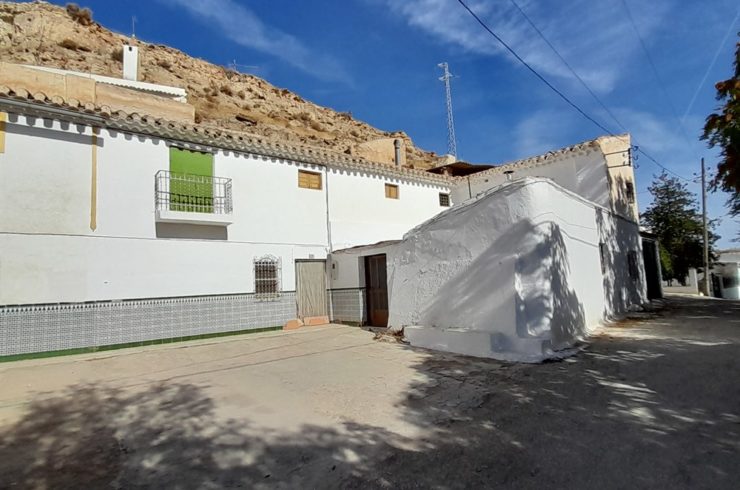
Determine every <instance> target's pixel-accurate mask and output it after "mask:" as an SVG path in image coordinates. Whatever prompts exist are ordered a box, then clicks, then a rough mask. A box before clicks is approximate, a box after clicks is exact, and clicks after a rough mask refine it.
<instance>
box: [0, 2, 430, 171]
mask: <svg viewBox="0 0 740 490" xmlns="http://www.w3.org/2000/svg"><path fill="white" fill-rule="evenodd" d="M131 42H133V43H134V44H136V45H138V46H139V59H140V72H139V79H140V80H143V81H146V82H151V83H158V84H163V85H172V86H177V87H182V88H185V89H186V90H187V91H188V102H189V103H191V104H193V105H194V106H195V114H196V122H202V123H204V124H210V125H215V126H219V127H222V128H228V129H234V130H240V131H245V132H248V133H251V134H258V135H261V136H264V137H268V138H271V139H275V140H281V141H286V142H291V143H295V144H300V143H305V144H311V145H321V146H325V147H329V148H331V149H333V150H336V151H341V152H345V153H352V152H353V148H354V147H355V146H356V145H358V144H360V143H363V142H366V141H371V140H375V139H378V138H387V137H396V138H403V139H404V140H405V141H406V144H405V148H406V161H407V165H409V166H414V167H416V168H429V167H431V166H434V165H436V164H437V161H438V157H437V156H436V155H435V154H434V153H432V152H426V151H423V150H420V149H418V148H416V147H414V146H413V143H412V142H411V140H410V139H409V138H408V136H407V135H406V134H405V133H403V132H401V131H397V132H386V131H382V130H380V129H377V128H374V127H372V126H370V125H369V124H366V123H364V122H362V121H358V120H356V119H354V118H353V117H352V116H351V114H349V113H343V112H336V111H334V110H332V109H328V108H326V107H321V106H319V105H316V104H314V103H312V102H309V101H306V100H304V99H303V98H302V97H301V96H300V95H298V94H295V93H293V92H291V91H290V90H287V89H281V88H278V87H275V86H273V85H271V84H270V83H268V82H266V81H265V80H262V79H261V78H258V77H256V76H253V75H249V74H243V73H238V72H236V71H233V70H230V69H227V68H225V67H222V66H218V65H214V64H212V63H209V62H207V61H204V60H201V59H196V58H192V57H190V56H188V55H187V54H185V53H183V52H181V51H178V50H177V49H173V48H170V47H168V46H164V45H161V44H149V43H146V42H143V41H141V40H133V41H132V39H131V38H129V37H127V36H123V35H120V34H117V33H114V32H111V31H110V30H108V29H106V28H105V27H103V26H101V25H100V24H98V23H96V22H95V21H94V19H93V16H92V13H91V12H90V11H89V10H87V9H81V8H79V7H77V6H75V5H73V4H70V5H68V6H67V8H66V9H65V8H62V7H58V6H55V5H51V4H48V3H45V2H32V3H8V2H0V60H3V61H7V62H11V63H25V64H34V65H42V66H51V67H55V68H64V69H69V70H76V71H83V72H91V73H96V74H99V75H109V76H116V77H118V76H121V73H122V70H123V66H122V49H121V46H122V45H123V44H124V43H131Z"/></svg>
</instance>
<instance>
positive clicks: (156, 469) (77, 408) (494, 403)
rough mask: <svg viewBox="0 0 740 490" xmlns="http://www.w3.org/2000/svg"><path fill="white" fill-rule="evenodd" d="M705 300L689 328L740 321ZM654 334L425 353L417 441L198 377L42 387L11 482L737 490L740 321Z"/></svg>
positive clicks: (13, 459)
mask: <svg viewBox="0 0 740 490" xmlns="http://www.w3.org/2000/svg"><path fill="white" fill-rule="evenodd" d="M692 305H693V307H692V308H691V309H683V310H682V309H678V310H677V311H676V313H675V314H674V316H675V317H676V320H677V321H678V324H679V325H681V322H682V321H683V320H689V319H692V318H695V317H701V318H707V319H709V318H717V317H718V316H719V315H725V316H726V317H728V318H738V317H740V303H738V302H723V303H717V302H712V301H705V302H694V303H692ZM720 309H721V311H720ZM655 324H656V325H657V327H654V328H652V329H648V328H645V329H644V331H642V330H640V329H639V328H636V327H634V326H633V327H632V328H629V329H627V328H623V329H620V328H614V329H611V330H610V332H611V333H612V335H611V336H603V337H601V338H597V339H595V340H594V342H593V344H592V345H591V346H590V348H589V349H587V350H586V351H585V352H583V353H582V354H581V355H579V356H578V357H576V358H571V359H569V360H568V361H564V362H559V363H547V364H540V365H520V364H508V363H501V362H496V361H492V360H485V359H476V358H467V357H463V356H455V355H445V354H434V355H426V356H421V357H420V358H419V359H420V360H419V361H418V362H417V363H416V364H415V365H414V366H413V370H414V371H415V373H416V375H415V376H414V380H415V381H414V383H413V384H412V385H411V386H410V388H409V390H408V391H407V393H406V395H405V396H404V397H403V398H402V399H401V400H399V401H398V403H397V405H396V410H397V416H398V417H399V418H400V419H403V420H405V421H407V422H408V423H409V424H411V425H412V426H414V427H416V428H417V429H418V432H419V433H420V434H421V435H420V436H414V437H411V436H408V435H401V434H399V433H396V432H393V431H391V430H388V429H386V428H384V427H377V426H372V425H367V424H363V423H359V422H357V421H353V422H349V421H344V422H338V423H336V424H335V425H334V426H318V425H304V426H302V427H301V428H300V430H299V431H292V430H265V429H264V428H258V427H255V426H253V425H252V422H251V419H250V414H249V413H245V414H240V415H239V416H238V417H236V418H234V417H233V416H232V417H227V416H225V415H224V414H222V413H220V412H219V407H218V404H217V401H214V400H213V399H211V398H210V397H209V396H208V395H207V389H208V386H206V385H197V384H192V383H185V382H172V381H170V382H168V383H166V384H164V383H163V384H150V385H143V386H142V385H137V386H136V387H112V386H107V385H95V386H93V385H78V386H73V387H70V388H69V389H68V390H67V391H66V392H63V393H41V394H39V395H37V396H36V397H35V398H34V399H33V400H32V401H31V402H30V404H29V405H28V408H27V410H26V411H25V412H24V415H23V417H22V418H21V419H20V420H19V421H18V422H17V423H15V424H14V425H12V426H8V427H5V428H4V429H2V430H1V431H0V475H2V476H1V477H0V487H3V488H6V487H7V488H175V489H189V488H237V487H249V488H266V487H280V488H317V487H321V488H379V487H397V488H427V487H429V488H474V487H490V486H494V485H506V486H507V487H511V488H535V487H537V488H541V487H543V486H549V487H553V486H554V487H568V488H594V487H604V488H618V487H619V488H624V487H627V486H637V487H656V486H659V487H675V488H698V487H704V488H732V487H734V486H735V485H736V483H737V481H738V477H740V470H739V469H738V466H737V461H739V460H740V392H738V391H737V390H736V389H734V390H733V389H728V386H732V385H733V381H732V380H737V379H740V363H738V362H737V359H738V355H739V354H740V349H739V348H738V345H740V333H739V332H738V330H739V329H740V326H738V325H736V324H728V325H726V326H723V327H722V328H721V329H718V330H717V331H716V332H715V333H712V334H710V335H707V334H698V333H697V331H696V330H690V329H689V328H688V327H686V328H685V329H684V328H683V327H676V326H675V325H676V322H675V321H674V323H673V324H670V325H668V324H666V325H667V326H665V327H660V324H661V318H657V319H656V321H655ZM687 325H688V323H687ZM660 328H665V329H667V330H666V331H665V332H663V334H662V336H660V338H658V337H655V336H654V334H655V329H660ZM622 331H624V332H625V334H624V335H621V336H618V335H616V334H617V333H619V332H622ZM651 335H653V337H651ZM389 348H391V347H389ZM394 348H395V347H394ZM401 348H403V347H401ZM679 368H680V369H681V371H680V372H681V373H689V374H690V375H687V374H684V376H683V377H681V378H679V377H677V369H679ZM720 372H721V375H712V374H713V373H720ZM245 389H246V388H245ZM368 409H369V410H372V409H373V407H368Z"/></svg>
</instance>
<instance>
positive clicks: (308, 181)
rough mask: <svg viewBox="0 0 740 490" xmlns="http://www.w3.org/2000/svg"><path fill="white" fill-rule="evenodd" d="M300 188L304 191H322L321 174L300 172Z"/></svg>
mask: <svg viewBox="0 0 740 490" xmlns="http://www.w3.org/2000/svg"><path fill="white" fill-rule="evenodd" d="M298 187H302V188H304V189H314V190H317V191H320V190H321V174H320V173H318V172H309V171H307V170H299V171H298Z"/></svg>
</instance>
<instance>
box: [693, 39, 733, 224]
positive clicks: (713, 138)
mask: <svg viewBox="0 0 740 490" xmlns="http://www.w3.org/2000/svg"><path fill="white" fill-rule="evenodd" d="M734 66H735V74H734V76H733V77H732V78H729V79H727V80H723V81H721V82H717V84H716V85H715V88H716V89H717V100H718V101H720V103H723V104H724V105H723V106H721V107H720V108H719V109H718V112H715V113H712V114H710V115H709V116H708V117H707V121H706V124H705V125H704V134H703V135H702V137H701V138H702V139H704V140H708V142H709V147H710V148H714V147H719V148H721V149H722V159H721V160H720V162H719V164H718V165H717V175H716V177H715V178H714V179H713V181H712V188H713V189H717V188H719V189H722V190H723V191H725V192H728V193H730V198H729V199H728V201H727V205H728V207H729V208H730V214H732V215H733V216H740V168H738V165H740V42H738V43H737V45H736V48H735V63H734Z"/></svg>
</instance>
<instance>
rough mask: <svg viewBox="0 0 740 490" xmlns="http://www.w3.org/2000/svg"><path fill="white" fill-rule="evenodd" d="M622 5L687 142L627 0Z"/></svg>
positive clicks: (685, 133)
mask: <svg viewBox="0 0 740 490" xmlns="http://www.w3.org/2000/svg"><path fill="white" fill-rule="evenodd" d="M622 5H623V6H624V10H625V12H627V18H628V19H629V21H630V24H632V29H633V30H634V31H635V34H637V39H638V40H639V41H640V46H641V47H642V51H643V53H645V58H647V60H648V64H649V65H650V68H651V70H652V72H653V76H654V77H655V80H656V82H657V84H658V88H659V89H660V91H661V92H662V93H663V97H664V98H665V100H666V102H668V106H669V107H670V108H671V112H673V117H674V118H675V119H676V122H677V123H678V129H679V130H680V131H681V133H682V135H683V137H684V138H686V143H687V144H688V142H689V140H690V139H691V138H689V135H688V134H687V132H686V127H685V126H684V124H683V120H682V119H681V118H679V117H678V111H677V110H676V106H675V105H674V104H673V101H672V100H671V98H670V97H669V96H668V92H667V91H666V89H665V83H664V82H663V79H662V78H661V76H660V74H659V73H658V68H657V67H656V66H655V63H654V62H653V57H652V56H650V51H649V50H648V48H647V44H645V40H644V39H643V38H642V36H641V35H640V31H639V29H637V24H636V23H635V19H634V17H632V12H631V11H630V8H629V6H628V5H627V0H622ZM688 146H689V148H691V151H692V152H693V153H694V155H696V157H697V158H698V157H699V155H698V154H697V153H696V149H695V148H694V147H693V146H691V145H688Z"/></svg>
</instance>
